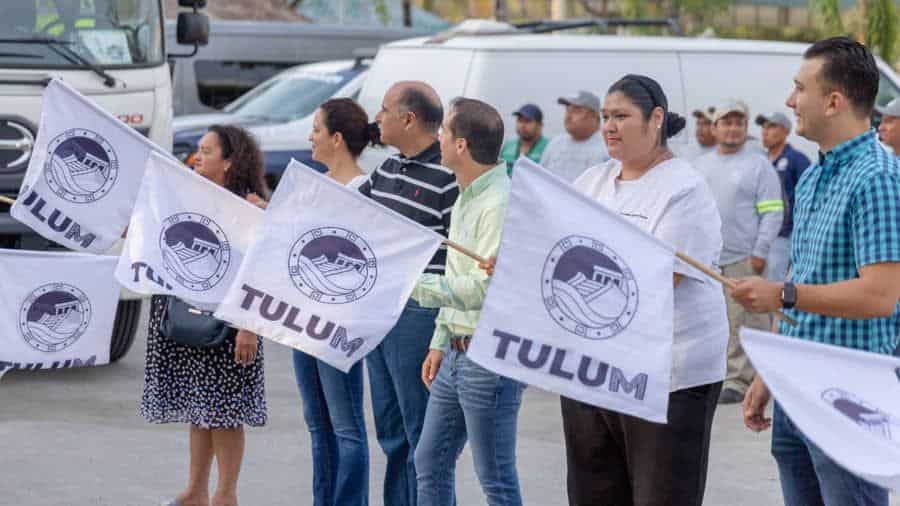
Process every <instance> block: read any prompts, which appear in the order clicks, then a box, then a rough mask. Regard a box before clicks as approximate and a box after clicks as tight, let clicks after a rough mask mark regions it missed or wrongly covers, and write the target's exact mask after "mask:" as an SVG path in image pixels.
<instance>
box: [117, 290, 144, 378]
mask: <svg viewBox="0 0 900 506" xmlns="http://www.w3.org/2000/svg"><path fill="white" fill-rule="evenodd" d="M140 318H141V301H140V300H120V301H119V307H118V308H117V309H116V320H115V322H114V323H113V332H112V341H111V342H110V345H109V362H110V363H112V362H116V361H118V360H119V359H121V358H122V357H124V356H125V355H126V354H127V353H128V350H129V349H130V348H131V345H132V343H134V336H135V334H137V325H138V320H140Z"/></svg>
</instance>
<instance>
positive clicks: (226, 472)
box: [210, 427, 244, 506]
mask: <svg viewBox="0 0 900 506" xmlns="http://www.w3.org/2000/svg"><path fill="white" fill-rule="evenodd" d="M212 442H213V452H214V453H215V455H216V468H217V469H218V470H219V477H218V478H219V479H218V482H217V483H216V491H215V492H214V493H213V497H212V502H211V503H210V504H211V506H237V482H238V475H239V474H240V472H241V461H242V460H243V459H244V428H243V427H238V428H237V429H213V431H212Z"/></svg>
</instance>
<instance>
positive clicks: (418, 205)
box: [367, 141, 459, 274]
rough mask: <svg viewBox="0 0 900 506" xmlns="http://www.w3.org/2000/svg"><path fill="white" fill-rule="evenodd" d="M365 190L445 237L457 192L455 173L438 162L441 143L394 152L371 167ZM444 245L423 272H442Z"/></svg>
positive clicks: (445, 256)
mask: <svg viewBox="0 0 900 506" xmlns="http://www.w3.org/2000/svg"><path fill="white" fill-rule="evenodd" d="M371 185H372V186H371V189H370V190H369V191H368V192H367V193H368V194H369V195H370V196H371V197H372V198H373V199H375V201H377V202H378V203H380V204H382V205H384V206H386V207H388V208H390V209H393V210H394V211H397V212H398V213H400V214H402V215H403V216H406V217H407V218H409V219H411V220H413V221H415V222H417V223H419V224H421V225H423V226H425V227H428V228H430V229H431V230H434V231H435V232H438V233H439V234H441V235H443V236H445V237H446V236H447V234H448V232H449V230H450V211H451V210H452V209H453V204H454V202H456V197H457V196H458V195H459V185H458V184H457V183H456V175H454V174H453V172H452V171H451V170H450V169H448V168H446V167H443V166H442V165H441V146H440V144H439V143H438V142H437V141H435V143H434V144H432V145H431V146H428V148H426V149H425V151H422V152H421V153H419V154H418V155H416V156H413V157H410V158H407V157H405V156H403V155H394V156H391V157H390V158H388V159H387V160H385V161H384V163H382V164H381V166H380V167H378V168H377V169H375V172H373V173H372V176H371ZM446 261H447V247H446V246H444V245H441V247H440V249H438V251H437V253H436V254H435V255H434V258H432V259H431V262H429V264H428V268H427V269H425V272H427V273H432V274H443V273H444V264H445V263H446Z"/></svg>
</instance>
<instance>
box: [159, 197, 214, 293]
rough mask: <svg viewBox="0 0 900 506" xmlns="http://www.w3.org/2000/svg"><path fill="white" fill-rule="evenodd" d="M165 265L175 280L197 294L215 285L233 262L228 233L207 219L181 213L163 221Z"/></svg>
mask: <svg viewBox="0 0 900 506" xmlns="http://www.w3.org/2000/svg"><path fill="white" fill-rule="evenodd" d="M159 250H160V251H161V252H162V257H163V265H164V266H165V268H166V270H167V271H168V272H169V273H170V274H171V275H172V276H174V277H175V281H177V282H178V284H180V285H181V286H183V287H185V288H187V289H188V290H194V291H197V292H201V291H205V290H209V289H210V288H212V287H214V286H216V285H217V284H218V283H219V282H220V281H222V278H223V277H225V273H226V272H227V271H228V265H229V264H230V263H231V245H230V244H229V242H228V238H227V237H225V232H223V231H222V229H221V228H220V227H219V225H217V224H216V222H214V221H212V220H211V219H209V218H208V217H206V216H203V215H202V214H197V213H178V214H174V215H172V216H169V217H168V218H166V219H165V220H164V221H163V229H162V232H161V233H160V234H159Z"/></svg>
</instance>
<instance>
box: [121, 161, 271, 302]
mask: <svg viewBox="0 0 900 506" xmlns="http://www.w3.org/2000/svg"><path fill="white" fill-rule="evenodd" d="M262 220H263V211H262V210H261V209H259V208H258V207H256V206H254V205H253V204H250V203H249V202H247V201H245V200H243V199H241V198H240V197H238V196H236V195H234V194H232V193H231V192H229V191H228V190H226V189H225V188H222V187H221V186H219V185H217V184H215V183H213V182H211V181H208V180H207V179H206V178H204V177H203V176H200V175H199V174H197V173H195V172H193V171H191V170H190V169H188V168H187V167H185V166H184V165H182V164H181V163H178V162H175V161H172V160H171V159H169V158H168V157H163V156H160V155H157V154H156V153H152V154H151V156H150V157H149V158H148V159H147V168H146V172H145V176H144V180H143V183H142V184H141V187H140V191H139V192H138V196H137V202H136V204H135V206H134V212H133V214H132V216H131V221H130V223H129V226H128V236H127V238H126V240H125V244H124V246H123V249H122V253H121V255H120V257H119V263H118V266H117V267H116V279H118V280H119V283H121V284H122V286H124V287H125V288H128V289H129V290H132V291H135V292H138V293H144V294H163V295H175V296H177V297H179V298H180V299H183V300H185V301H188V302H193V303H195V304H196V305H197V306H198V307H202V308H204V309H214V308H215V306H217V305H218V304H219V303H220V302H221V301H222V300H223V299H224V298H225V293H226V292H227V291H228V288H229V287H230V285H231V283H232V281H234V279H235V276H236V275H237V272H238V269H239V268H240V265H241V262H242V261H243V259H244V256H245V254H246V252H247V250H248V249H249V248H250V244H251V243H252V241H253V236H254V233H255V232H256V230H257V228H258V227H259V225H260V224H261V223H262Z"/></svg>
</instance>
